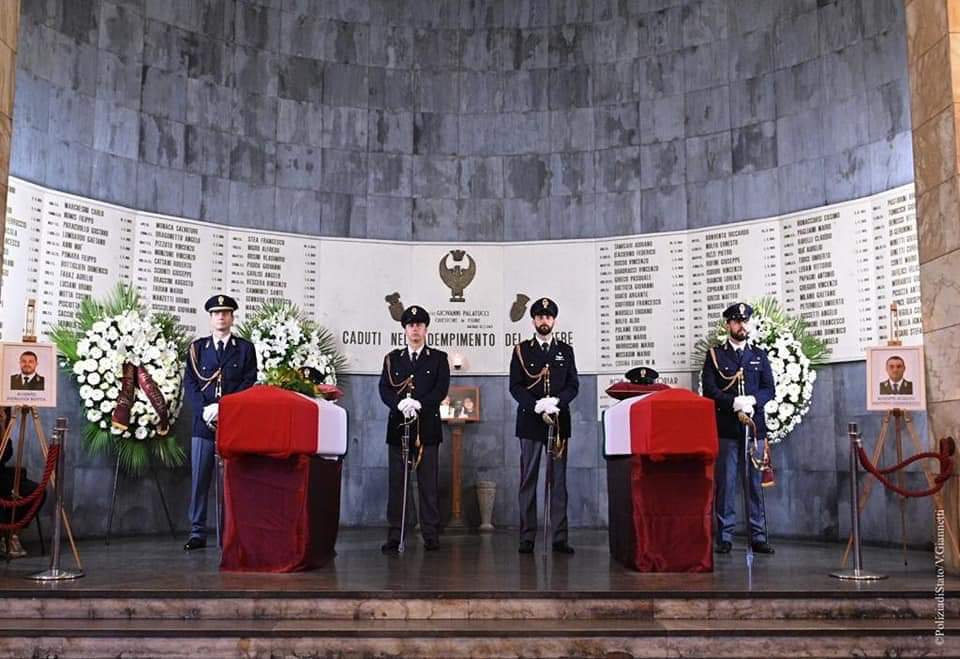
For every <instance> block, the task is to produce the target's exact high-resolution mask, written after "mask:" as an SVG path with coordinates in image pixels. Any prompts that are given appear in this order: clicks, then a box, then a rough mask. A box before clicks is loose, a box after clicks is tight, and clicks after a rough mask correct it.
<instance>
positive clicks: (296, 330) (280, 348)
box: [238, 300, 346, 400]
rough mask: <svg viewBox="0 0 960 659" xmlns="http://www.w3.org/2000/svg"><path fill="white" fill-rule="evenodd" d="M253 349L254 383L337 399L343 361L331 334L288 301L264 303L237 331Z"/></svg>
mask: <svg viewBox="0 0 960 659" xmlns="http://www.w3.org/2000/svg"><path fill="white" fill-rule="evenodd" d="M238 333H239V334H240V336H242V337H244V338H245V339H248V340H249V341H251V342H252V343H253V345H254V346H255V347H256V350H257V381H258V382H260V383H262V384H268V385H273V386H275V387H280V388H282V389H289V390H291V391H296V392H298V393H302V394H305V395H307V396H314V397H318V398H325V399H327V400H337V399H339V398H340V397H342V396H343V392H342V391H341V390H340V388H339V387H337V374H338V373H339V372H340V371H341V370H342V369H343V368H344V367H345V366H346V358H345V357H344V356H343V355H342V354H341V353H340V352H339V351H338V350H337V347H336V342H335V340H334V338H333V335H332V334H331V333H330V332H329V331H328V330H326V329H324V328H323V327H320V326H319V325H318V324H317V323H315V322H313V321H312V320H309V319H307V318H306V317H305V316H304V314H303V312H302V311H301V310H300V308H299V307H297V305H295V304H293V303H292V302H290V301H288V300H278V301H275V302H268V303H266V304H264V305H263V306H261V307H260V308H259V309H257V310H256V311H255V312H254V313H253V315H252V316H251V317H250V319H249V320H248V321H247V322H245V323H243V324H241V325H240V327H239V328H238Z"/></svg>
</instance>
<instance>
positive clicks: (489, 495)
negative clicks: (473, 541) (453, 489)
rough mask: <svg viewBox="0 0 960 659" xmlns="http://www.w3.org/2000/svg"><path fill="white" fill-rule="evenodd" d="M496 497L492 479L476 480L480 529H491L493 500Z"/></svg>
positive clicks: (495, 488)
mask: <svg viewBox="0 0 960 659" xmlns="http://www.w3.org/2000/svg"><path fill="white" fill-rule="evenodd" d="M496 498H497V484H496V483H495V482H494V481H477V503H478V504H479V505H480V530H481V531H492V530H493V524H492V520H493V502H494V500H495V499H496Z"/></svg>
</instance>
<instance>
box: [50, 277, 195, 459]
mask: <svg viewBox="0 0 960 659" xmlns="http://www.w3.org/2000/svg"><path fill="white" fill-rule="evenodd" d="M50 334H51V338H52V339H53V341H54V343H55V344H56V345H57V348H58V349H59V351H60V354H61V366H62V367H64V368H65V369H68V371H69V372H70V373H71V374H72V375H73V378H74V379H75V380H76V382H77V384H78V385H79V390H78V391H79V394H80V400H81V402H82V404H83V410H84V414H85V417H86V420H87V422H88V426H87V429H86V432H85V434H84V436H85V439H86V443H87V447H88V449H90V450H91V451H94V452H96V451H103V450H110V449H114V450H116V451H117V452H118V454H119V457H120V459H121V462H122V463H123V464H124V466H126V467H127V468H129V469H130V470H131V471H134V472H137V471H139V470H140V469H142V468H143V467H144V466H146V464H147V460H148V459H149V455H150V453H153V454H154V455H156V456H157V457H159V458H160V460H161V461H162V462H163V463H164V464H166V465H168V466H176V465H178V464H181V463H182V461H183V451H182V450H181V449H180V447H179V446H178V445H177V443H176V437H175V436H174V434H173V433H172V432H169V430H170V427H171V426H172V425H173V423H174V422H175V421H176V418H177V416H178V414H179V413H180V408H181V404H182V402H183V389H182V384H183V371H184V360H185V353H186V344H187V341H186V336H185V335H184V333H183V331H182V329H181V328H180V327H179V325H178V324H177V323H176V321H175V319H174V318H173V317H172V316H170V315H169V314H148V313H147V312H146V311H145V310H144V308H143V305H142V304H141V302H140V298H139V295H138V294H137V292H136V291H135V290H134V289H132V288H131V287H129V286H126V285H124V284H120V285H118V287H117V289H116V290H115V291H114V292H113V294H112V295H111V296H110V298H108V299H107V300H106V301H104V302H97V301H95V300H93V299H92V298H86V299H84V300H83V301H82V302H81V304H80V310H79V312H78V314H77V318H76V321H75V322H74V323H71V324H69V325H60V326H58V327H56V328H54V329H53V330H52V331H51V333H50ZM125 365H132V366H134V367H136V369H142V370H143V372H145V373H146V375H147V376H148V378H149V379H150V380H152V388H153V390H154V391H155V392H156V393H159V394H160V395H161V396H162V398H163V400H162V405H161V409H164V411H165V416H166V424H165V426H164V427H161V422H162V420H161V416H160V413H158V411H157V409H155V407H154V404H153V403H151V401H150V399H149V398H148V397H147V393H146V392H145V391H144V389H143V388H142V387H141V386H138V385H136V384H135V385H134V388H133V392H134V393H133V404H132V405H131V406H130V415H129V421H127V422H126V424H125V425H126V427H122V426H123V425H124V424H120V423H114V422H113V421H114V419H113V415H114V411H115V410H116V408H117V405H118V402H119V401H120V398H121V391H120V383H121V380H122V379H123V372H124V366H125Z"/></svg>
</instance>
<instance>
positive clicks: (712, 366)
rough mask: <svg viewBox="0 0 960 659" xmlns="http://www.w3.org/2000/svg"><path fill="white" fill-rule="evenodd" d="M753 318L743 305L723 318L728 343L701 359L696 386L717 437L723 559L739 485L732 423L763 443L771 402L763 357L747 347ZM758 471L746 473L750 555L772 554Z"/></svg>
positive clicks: (738, 448) (739, 446) (736, 431)
mask: <svg viewBox="0 0 960 659" xmlns="http://www.w3.org/2000/svg"><path fill="white" fill-rule="evenodd" d="M752 314H753V308H752V307H751V306H750V305H749V304H744V303H737V304H734V305H731V306H730V307H728V308H727V309H726V311H724V312H723V318H724V320H725V321H726V324H727V330H728V334H729V338H728V339H727V341H726V342H724V343H723V345H720V346H717V347H716V348H713V349H712V350H710V351H709V352H708V353H707V358H706V360H705V361H704V364H703V370H702V372H701V381H702V382H703V395H704V396H706V397H707V398H712V399H713V400H714V401H715V403H716V412H717V434H718V435H719V439H720V455H719V457H718V459H717V465H716V472H715V473H716V497H715V501H714V512H715V513H716V517H717V547H716V550H717V552H718V553H720V554H727V553H729V552H730V549H731V547H732V542H731V541H732V538H733V529H734V526H735V525H736V496H737V483H738V482H741V481H742V480H743V477H742V474H743V469H744V464H743V463H744V460H745V456H744V450H745V447H744V424H743V423H741V421H740V419H739V418H738V413H740V412H743V413H744V414H746V415H747V416H749V417H752V418H753V422H754V424H755V425H756V428H757V434H758V437H760V438H763V437H766V432H767V430H766V423H765V419H764V411H763V406H764V405H766V403H767V401H769V400H771V399H773V397H774V396H775V390H774V387H775V383H774V380H773V372H772V370H771V369H770V362H769V360H768V359H767V353H766V351H764V350H762V349H760V348H757V347H756V346H753V345H751V344H750V343H748V342H747V327H746V323H747V321H749V320H750V316H751V315H752ZM760 475H761V474H760V470H759V469H756V468H753V467H751V468H750V481H749V498H750V511H749V514H748V516H749V518H750V538H749V542H751V543H752V545H753V551H754V552H755V553H758V554H772V553H774V550H773V547H771V546H770V545H769V543H768V542H767V530H766V517H765V511H764V507H763V495H762V490H761V485H760Z"/></svg>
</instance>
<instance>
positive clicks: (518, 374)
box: [510, 298, 580, 554]
mask: <svg viewBox="0 0 960 659" xmlns="http://www.w3.org/2000/svg"><path fill="white" fill-rule="evenodd" d="M557 312H558V309H557V304H556V302H554V301H553V300H551V299H549V298H541V299H539V300H537V301H536V302H534V304H533V306H532V307H531V308H530V316H531V317H532V318H533V328H534V330H535V332H534V335H533V337H532V338H531V339H530V340H529V341H523V342H522V343H520V344H518V345H517V346H516V347H515V349H514V351H513V357H512V359H511V361H510V394H511V395H512V396H513V398H514V400H516V401H517V430H516V433H517V437H518V438H519V440H520V547H519V551H520V553H521V554H530V553H532V552H533V546H534V541H535V539H536V535H537V477H538V474H539V469H540V454H541V450H544V449H545V450H548V451H553V455H554V457H553V458H552V460H553V469H552V472H553V477H552V480H551V490H550V517H551V526H552V530H553V551H555V552H557V553H561V554H572V553H574V550H573V547H571V546H570V545H569V544H568V542H567V452H566V443H567V440H568V439H569V438H570V402H571V401H572V400H573V399H574V398H576V397H577V392H578V391H579V388H580V381H579V379H578V377H577V365H576V362H575V360H574V357H573V348H572V347H571V346H570V345H569V344H567V343H564V342H563V341H560V340H559V339H557V338H555V337H554V336H553V327H554V323H555V322H556V318H557ZM548 424H552V425H554V429H555V433H554V438H555V441H554V443H553V446H545V445H546V443H547V436H548ZM547 477H548V478H550V475H549V474H548V476H547Z"/></svg>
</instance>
